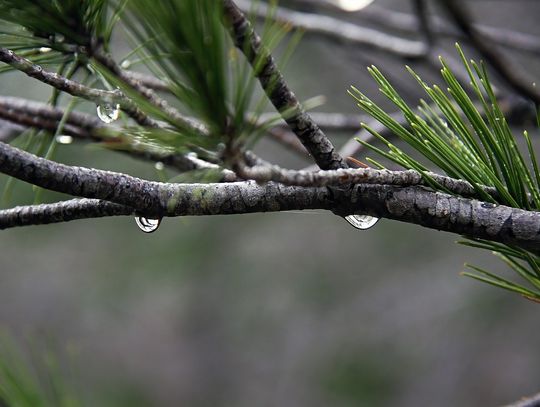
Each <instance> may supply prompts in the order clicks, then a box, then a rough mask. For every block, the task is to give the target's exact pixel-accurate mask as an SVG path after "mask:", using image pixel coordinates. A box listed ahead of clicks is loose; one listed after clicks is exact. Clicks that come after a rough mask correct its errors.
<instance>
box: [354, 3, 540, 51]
mask: <svg viewBox="0 0 540 407" xmlns="http://www.w3.org/2000/svg"><path fill="white" fill-rule="evenodd" d="M358 15H359V16H360V17H363V18H365V19H367V20H368V21H369V22H372V23H376V24H379V25H381V26H383V27H386V28H390V29H393V30H400V31H406V32H409V33H417V32H418V30H419V29H420V24H419V21H418V17H417V16H416V15H413V14H409V13H404V12H401V11H394V10H390V9H387V8H382V7H377V5H371V6H370V7H367V8H365V9H363V10H362V11H361V12H360V13H358ZM473 26H474V28H475V29H476V30H477V31H478V32H479V33H481V34H482V35H483V36H484V37H485V38H486V39H489V40H490V41H492V42H493V43H495V44H498V45H502V46H505V47H507V48H513V49H516V50H519V51H525V52H530V53H534V54H539V53H540V38H538V37H536V36H534V35H531V34H527V33H522V32H517V31H513V30H508V29H504V28H502V27H491V26H487V25H483V24H474V25H473ZM431 30H432V31H433V33H434V34H438V35H443V36H445V37H458V38H467V37H466V36H464V35H463V33H461V32H460V31H459V30H456V29H455V27H453V26H452V25H451V24H450V23H448V21H446V20H445V19H443V18H441V17H439V16H431Z"/></svg>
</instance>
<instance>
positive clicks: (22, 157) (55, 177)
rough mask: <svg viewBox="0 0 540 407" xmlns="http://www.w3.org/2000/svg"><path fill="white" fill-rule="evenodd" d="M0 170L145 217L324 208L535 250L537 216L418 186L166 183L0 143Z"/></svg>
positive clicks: (538, 245) (538, 247)
mask: <svg viewBox="0 0 540 407" xmlns="http://www.w3.org/2000/svg"><path fill="white" fill-rule="evenodd" d="M0 171H1V172H3V173H5V174H8V175H11V176H14V177H16V178H19V179H21V180H23V181H27V182H30V183H32V184H35V185H38V186H41V187H43V188H47V189H51V190H53V191H57V192H64V193H68V194H71V195H75V196H79V197H85V198H92V199H102V200H106V201H109V202H113V203H116V204H120V205H123V206H127V207H130V208H133V210H134V211H135V212H136V213H137V214H139V215H141V216H146V217H155V218H158V217H163V216H184V215H218V214H221V215H225V214H239V213H252V212H269V211H273V212H276V211H288V210H305V209H326V210H331V211H332V212H334V213H336V214H337V215H340V216H346V215H350V214H353V213H358V214H367V215H371V216H375V217H379V218H380V217H385V218H388V219H395V220H400V221H404V222H409V223H415V224H418V225H422V226H425V227H429V228H434V229H438V230H444V231H448V232H453V233H459V234H463V235H467V236H470V237H476V238H481V239H487V240H494V241H498V242H502V243H505V244H510V245H515V246H519V247H523V248H525V249H527V250H531V251H533V252H535V253H538V252H540V212H529V211H524V210H521V209H515V208H509V207H506V206H502V205H499V206H497V205H493V204H488V203H485V202H480V201H476V200H471V199H466V198H460V197H455V196H450V195H447V194H443V193H438V192H433V191H430V190H427V189H425V188H423V187H421V186H413V187H400V186H393V185H379V184H374V185H368V184H358V185H355V186H354V187H352V189H348V190H331V189H329V188H324V187H294V186H283V185H281V184H278V183H273V182H269V183H266V184H263V185H258V184H257V183H255V182H233V183H222V184H170V183H167V184H165V183H159V182H153V181H146V180H142V179H140V178H135V177H131V176H128V175H125V174H119V173H114V172H109V171H101V170H96V169H88V168H82V167H72V166H67V165H64V164H59V163H55V162H52V161H49V160H45V159H43V158H39V157H36V156H34V155H32V154H30V153H27V152H25V151H22V150H19V149H16V148H14V147H11V146H9V145H7V144H4V143H0ZM25 210H28V209H25ZM10 216H14V215H13V214H12V213H10Z"/></svg>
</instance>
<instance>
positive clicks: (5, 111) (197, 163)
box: [0, 96, 236, 182]
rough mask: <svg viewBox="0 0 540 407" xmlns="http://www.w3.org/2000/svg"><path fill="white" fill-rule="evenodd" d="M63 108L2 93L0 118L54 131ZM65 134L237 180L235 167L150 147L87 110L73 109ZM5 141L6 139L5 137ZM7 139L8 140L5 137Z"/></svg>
mask: <svg viewBox="0 0 540 407" xmlns="http://www.w3.org/2000/svg"><path fill="white" fill-rule="evenodd" d="M64 114H65V112H64V110H63V109H60V108H55V107H52V106H49V105H46V104H43V103H39V102H34V101H30V100H27V99H21V98H16V97H9V96H0V118H2V119H5V120H9V121H10V122H12V123H17V124H20V125H23V126H27V127H33V128H36V129H40V130H47V131H50V132H55V131H56V129H57V128H58V125H59V123H60V121H61V120H62V118H63V117H64ZM62 133H63V134H66V135H70V136H72V137H74V138H76V139H79V140H86V141H97V142H103V143H105V146H108V147H111V148H117V149H118V147H121V149H119V151H121V152H123V153H125V154H128V155H130V156H132V157H135V158H141V159H145V160H148V161H151V162H154V163H155V162H162V163H163V164H164V165H167V166H169V167H171V168H174V169H176V170H178V171H181V172H186V171H192V170H213V171H216V170H219V171H221V173H222V174H221V179H220V180H221V181H225V182H231V181H235V180H236V176H235V175H234V173H233V172H232V171H229V170H226V169H221V168H220V167H219V166H218V165H216V164H212V163H209V162H206V161H203V160H201V159H198V158H197V157H195V156H193V155H190V154H187V155H185V154H180V153H176V152H169V151H167V150H166V149H159V148H150V147H149V146H148V145H146V144H145V143H140V142H138V141H136V140H134V139H133V138H131V137H129V136H126V135H124V134H123V132H122V131H121V129H119V128H116V127H112V126H110V125H109V126H107V125H105V124H104V123H103V122H102V121H101V120H99V119H97V118H96V117H95V116H91V115H88V114H85V113H79V112H70V113H69V115H68V116H67V118H66V121H65V123H64V126H63V130H62ZM2 141H3V140H2ZM6 141H7V140H6Z"/></svg>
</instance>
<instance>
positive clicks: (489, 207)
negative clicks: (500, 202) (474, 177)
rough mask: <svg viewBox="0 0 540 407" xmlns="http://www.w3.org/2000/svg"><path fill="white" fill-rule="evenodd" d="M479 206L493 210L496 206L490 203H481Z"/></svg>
mask: <svg viewBox="0 0 540 407" xmlns="http://www.w3.org/2000/svg"><path fill="white" fill-rule="evenodd" d="M481 206H482V208H486V209H493V208H495V207H497V205H496V204H494V203H491V202H483V203H482V205H481Z"/></svg>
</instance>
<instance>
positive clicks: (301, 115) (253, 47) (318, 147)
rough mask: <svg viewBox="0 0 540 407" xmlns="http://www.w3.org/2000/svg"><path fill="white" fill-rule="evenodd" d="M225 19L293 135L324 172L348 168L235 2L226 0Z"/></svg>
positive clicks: (238, 45)
mask: <svg viewBox="0 0 540 407" xmlns="http://www.w3.org/2000/svg"><path fill="white" fill-rule="evenodd" d="M223 5H224V10H225V16H226V18H228V20H229V23H230V24H231V35H232V37H233V39H234V42H235V44H236V46H237V47H238V48H239V49H240V50H241V51H242V52H244V53H245V54H246V57H247V59H248V61H249V62H250V63H251V64H252V65H253V66H255V64H256V65H260V66H261V68H260V69H259V68H257V69H256V72H255V74H256V76H257V78H258V79H259V81H260V83H261V85H262V87H263V89H264V90H265V92H266V94H267V95H268V98H269V99H270V101H271V102H272V104H273V105H274V107H275V108H276V109H277V110H278V111H279V112H280V113H281V114H282V115H283V114H284V113H285V112H286V115H285V116H283V119H284V120H285V121H286V122H287V124H289V126H290V127H291V129H292V130H293V132H294V133H295V134H296V135H297V136H298V138H299V139H300V141H301V142H302V144H303V145H304V147H306V149H307V150H308V151H309V153H310V154H311V155H312V156H313V158H314V159H315V162H316V163H317V165H319V167H320V168H321V169H323V170H330V169H337V168H346V167H347V164H346V163H345V161H344V160H343V158H341V157H340V156H339V155H338V154H337V153H336V151H335V149H334V146H333V145H332V143H331V142H330V140H328V138H327V137H326V136H325V134H324V133H323V132H322V130H321V129H320V128H319V126H317V124H316V123H315V122H314V121H313V120H312V119H311V117H310V116H309V115H308V114H307V113H306V111H305V110H304V108H303V107H302V105H301V104H300V102H299V101H298V99H297V98H296V96H295V95H294V93H293V92H292V91H291V90H290V89H289V87H288V86H287V84H286V82H285V79H284V78H283V75H282V74H281V72H280V71H279V70H278V68H277V66H276V64H275V62H274V59H273V57H272V55H271V54H270V53H269V51H268V50H267V49H266V47H264V46H263V45H262V42H261V38H260V37H259V36H258V35H257V33H256V32H255V31H254V30H253V26H252V25H251V23H250V22H249V21H248V20H247V19H246V17H245V16H244V14H243V13H242V11H240V9H239V8H238V7H237V6H236V5H235V4H234V2H233V1H232V0H223Z"/></svg>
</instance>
